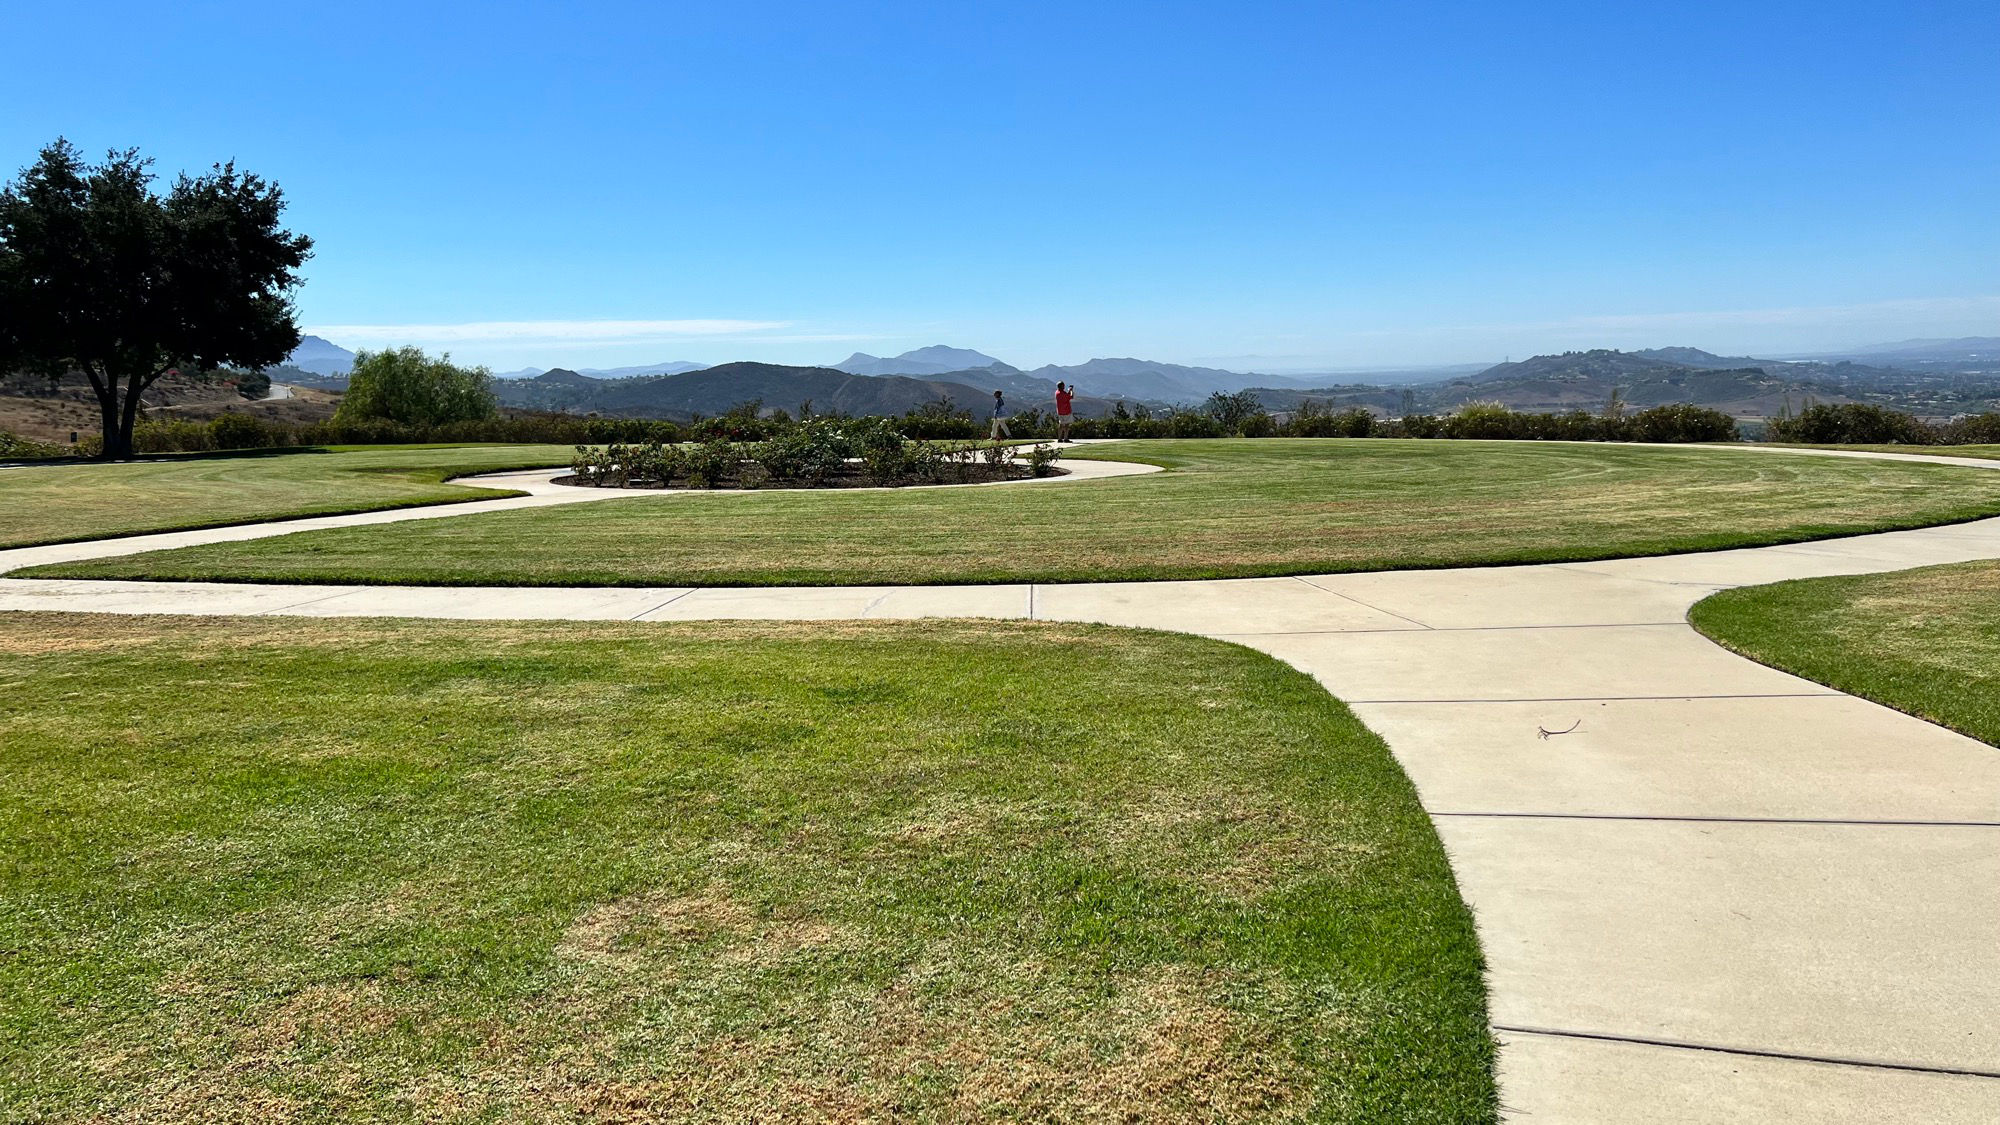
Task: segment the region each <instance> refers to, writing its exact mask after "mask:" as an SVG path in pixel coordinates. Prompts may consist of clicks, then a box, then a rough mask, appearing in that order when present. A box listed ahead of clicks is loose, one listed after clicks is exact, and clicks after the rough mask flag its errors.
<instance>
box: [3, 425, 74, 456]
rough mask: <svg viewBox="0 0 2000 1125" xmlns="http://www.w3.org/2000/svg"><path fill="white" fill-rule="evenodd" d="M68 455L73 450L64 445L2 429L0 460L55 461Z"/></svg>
mask: <svg viewBox="0 0 2000 1125" xmlns="http://www.w3.org/2000/svg"><path fill="white" fill-rule="evenodd" d="M68 456H71V452H70V450H68V449H66V448H64V447H63V446H60V445H55V444H53V443H51V442H46V441H35V440H33V439H31V438H24V437H18V436H16V435H14V434H10V433H8V432H7V431H5V430H0V461H53V460H56V459H58V458H61V457H68Z"/></svg>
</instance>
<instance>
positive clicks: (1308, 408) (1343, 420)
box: [1279, 399, 1375, 437]
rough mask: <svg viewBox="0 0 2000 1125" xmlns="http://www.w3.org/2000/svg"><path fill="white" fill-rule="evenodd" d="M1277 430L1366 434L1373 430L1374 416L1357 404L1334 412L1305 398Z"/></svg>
mask: <svg viewBox="0 0 2000 1125" xmlns="http://www.w3.org/2000/svg"><path fill="white" fill-rule="evenodd" d="M1279 432H1280V433H1282V434H1284V436H1286V437H1369V436H1371V435H1373V434H1374V433H1375V416H1374V415H1373V414H1370V413H1369V412H1368V411H1366V410H1364V409H1362V408H1361V407H1358V406H1357V407H1351V408H1349V409H1347V410H1341V411H1337V412H1336V411H1334V410H1333V409H1331V408H1330V407H1328V406H1327V405H1326V404H1324V403H1321V402H1316V401H1314V400H1312V399H1307V400H1305V401H1304V402H1301V403H1299V408H1298V409H1297V410H1294V411H1293V412H1292V416H1291V418H1289V419H1288V420H1286V422H1285V424H1284V426H1283V427H1282V428H1281V429H1280V431H1279Z"/></svg>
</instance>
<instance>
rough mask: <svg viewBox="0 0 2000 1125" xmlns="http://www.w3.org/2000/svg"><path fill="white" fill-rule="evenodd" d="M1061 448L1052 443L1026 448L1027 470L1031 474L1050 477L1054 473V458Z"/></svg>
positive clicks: (1060, 453) (1060, 451)
mask: <svg viewBox="0 0 2000 1125" xmlns="http://www.w3.org/2000/svg"><path fill="white" fill-rule="evenodd" d="M1061 456H1062V450H1061V449H1059V448H1057V447H1056V446H1053V445H1038V446H1035V447H1034V448H1032V449H1030V450H1028V472H1029V473H1030V474H1031V475H1033V476H1038V477H1052V476H1054V475H1056V459H1057V458H1058V457H1061Z"/></svg>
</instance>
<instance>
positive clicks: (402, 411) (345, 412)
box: [334, 348, 499, 426]
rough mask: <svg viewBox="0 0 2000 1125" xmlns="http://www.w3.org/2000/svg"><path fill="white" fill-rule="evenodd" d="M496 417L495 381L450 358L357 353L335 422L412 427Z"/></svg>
mask: <svg viewBox="0 0 2000 1125" xmlns="http://www.w3.org/2000/svg"><path fill="white" fill-rule="evenodd" d="M498 412H499V407H498V405H497V404H496V402H495V400H494V397H493V376H492V373H491V372H489V371H487V370H486V368H484V367H459V366H458V365H456V364H454V363H452V362H451V356H449V355H442V356H439V357H438V358H436V359H432V358H430V357H429V356H427V355H425V354H424V353H423V352H421V351H418V350H417V349H416V348H395V349H390V350H384V351H379V352H361V353H359V354H357V355H356V356H355V357H354V368H353V370H352V371H350V372H349V373H348V376H347V394H346V396H345V397H343V398H342V399H341V400H340V409H339V410H338V411H336V412H335V413H334V420H335V421H336V422H362V421H368V420H370V419H377V418H385V419H388V420H389V421H392V422H402V423H405V424H407V425H412V426H441V425H444V424H446V423H449V422H476V421H479V420H481V419H485V418H491V417H493V416H494V415H495V414H497V413H498Z"/></svg>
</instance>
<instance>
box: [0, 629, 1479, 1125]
mask: <svg viewBox="0 0 2000 1125" xmlns="http://www.w3.org/2000/svg"><path fill="white" fill-rule="evenodd" d="M0 682H4V683H6V684H8V685H9V686H8V690H7V691H6V692H4V693H0V772H4V773H5V775H6V776H7V778H8V784H7V785H6V787H5V788H4V790H3V791H0V855H4V856H5V857H6V858H5V861H4V863H0V951H4V956H0V1099H4V1101H5V1102H6V1103H7V1104H6V1106H5V1108H4V1109H0V1116H4V1117H6V1118H7V1119H9V1120H37V1121H43V1120H52V1121H61V1120H83V1119H91V1120H100V1119H116V1120H126V1119H129V1120H144V1121H168V1122H171V1121H192V1120H216V1119H221V1118H232V1119H233V1118H238V1117H242V1116H245V1111H246V1109H248V1108H251V1107H255V1108H256V1110H257V1112H258V1114H259V1115H260V1116H265V1117H270V1118H283V1119H293V1118H297V1119H311V1120H355V1121H361V1120H366V1121H377V1120H384V1119H389V1120H405V1119H426V1120H428V1119H436V1118H440V1117H454V1118H456V1117H464V1118H467V1119H477V1120H576V1119H579V1118H582V1117H590V1118H600V1119H602V1118H618V1119H639V1118H648V1119H650V1118H651V1117H653V1116H654V1115H660V1114H673V1113H681V1114H684V1115H686V1116H687V1117H689V1118H700V1119H705V1120H706V1119H712V1120H716V1121H740V1120H772V1119H823V1118H839V1119H853V1120H864V1119H875V1118H886V1117H892V1116H893V1117H896V1118H897V1119H901V1120H973V1119H988V1118H995V1117H1010V1118H1021V1119H1046V1120H1078V1119H1085V1118H1092V1117H1106V1118H1109V1117H1119V1118H1121V1119H1143V1120H1148V1121H1183V1120H1185V1121H1195V1120H1218V1119H1228V1120H1236V1119H1244V1118H1250V1117H1263V1116H1269V1117H1281V1118H1284V1119H1287V1120H1294V1119H1297V1120H1310V1121H1353V1122H1380V1121H1435V1122H1479V1121H1487V1120H1491V1118H1492V1117H1493V1114H1494V1090H1493V1080H1492V1075H1491V1067H1492V1045H1491V1042H1490V1039H1489V1036H1488V1033H1487V1029H1486V1013H1485V1010H1484V989H1483V985H1482V981H1481V962H1480V957H1479V952H1478V948H1477V945H1476V940H1475V937H1474V933H1473V928H1472V924H1471V919H1470V916H1469V914H1468V912H1467V911H1466V909H1465V907H1464V906H1463V904H1462V903H1461V902H1460V900H1459V897H1458V893H1457V890H1456V887H1455V885H1454V883H1453V880H1452V876H1451V873H1450V870H1449V868H1448V867H1447V865H1446V861H1445V856H1444V853H1443V849H1442V848H1441V846H1440V845H1439V843H1438V840H1437V837H1436V836H1435V834H1434V833H1433V831H1432V829H1431V826H1430V823H1429V821H1428V819H1427V818H1426V817H1425V816H1424V813H1423V811H1422V809H1421V808H1420V807H1419V806H1418V803H1417V800H1416V796H1415V793H1414V791H1413V789H1412V787H1411V786H1410V784H1409V782H1408V781H1407V780H1406V779H1405V778H1404V776H1403V774H1402V772H1401V771H1400V770H1399V769H1398V768H1397V766H1396V764H1395V763H1394V761H1393V760H1392V759H1391V758H1390V755H1389V753H1388V750H1387V748H1386V747H1385V746H1384V745H1383V743H1382V742H1381V740H1380V739H1378V738H1377V737H1376V736H1375V735H1373V734H1371V733H1369V732H1368V731H1367V730H1366V729H1365V728H1364V727H1362V726H1361V725H1360V724H1359V723H1358V722H1357V721H1356V720H1355V719H1354V718H1353V716H1352V715H1351V714H1350V713H1349V712H1348V711H1347V709H1346V708H1345V707H1343V706H1342V705H1340V704H1339V703H1338V702H1336V701H1335V700H1334V699H1333V698H1331V697H1330V696H1328V695H1327V694H1326V693H1325V692H1324V691H1322V690H1321V689H1320V688H1319V687H1318V686H1317V685H1316V684H1314V683H1313V682H1312V681H1311V680H1310V679H1309V678H1308V677H1306V676H1304V675H1302V674H1300V673H1298V672H1296V671H1293V670H1291V669H1289V668H1287V667H1285V666H1284V665H1282V664H1280V663H1278V662H1277V661H1276V660H1273V659H1270V658H1268V657H1265V656H1263V655H1260V654H1257V653H1253V652H1251V651H1249V650H1247V649H1242V648H1237V647H1234V646H1230V645H1225V644H1221V643H1219V642H1215V641H1208V640H1201V639H1197V638H1191V637H1185V636H1177V635H1169V634H1161V633H1148V632H1142V631H1134V630H1117V629H1107V628H1100V627H1086V626H1067V625H1034V624H1028V623H1016V624H951V625H946V624H921V625H918V624H901V625H884V624H877V623H871V624H846V625H837V624H828V623H821V624H815V625H812V626H810V627H801V626H792V625H698V626H696V625H683V626H669V625H643V626H641V625H627V624H622V623H621V624H610V625H575V624H476V625H475V624H465V623H436V622H393V621H381V620H374V621H370V620H359V621H343V622H339V623H319V622H306V621H282V622H281V621H264V620H249V619H187V618H159V617H150V618H121V617H101V616H89V615H54V614H13V615H7V616H4V617H0ZM1082 700H1089V701H1090V704H1091V705H1090V706H1088V707H1082V706H1079V701H1082ZM704 1115H706V1116H704Z"/></svg>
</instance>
